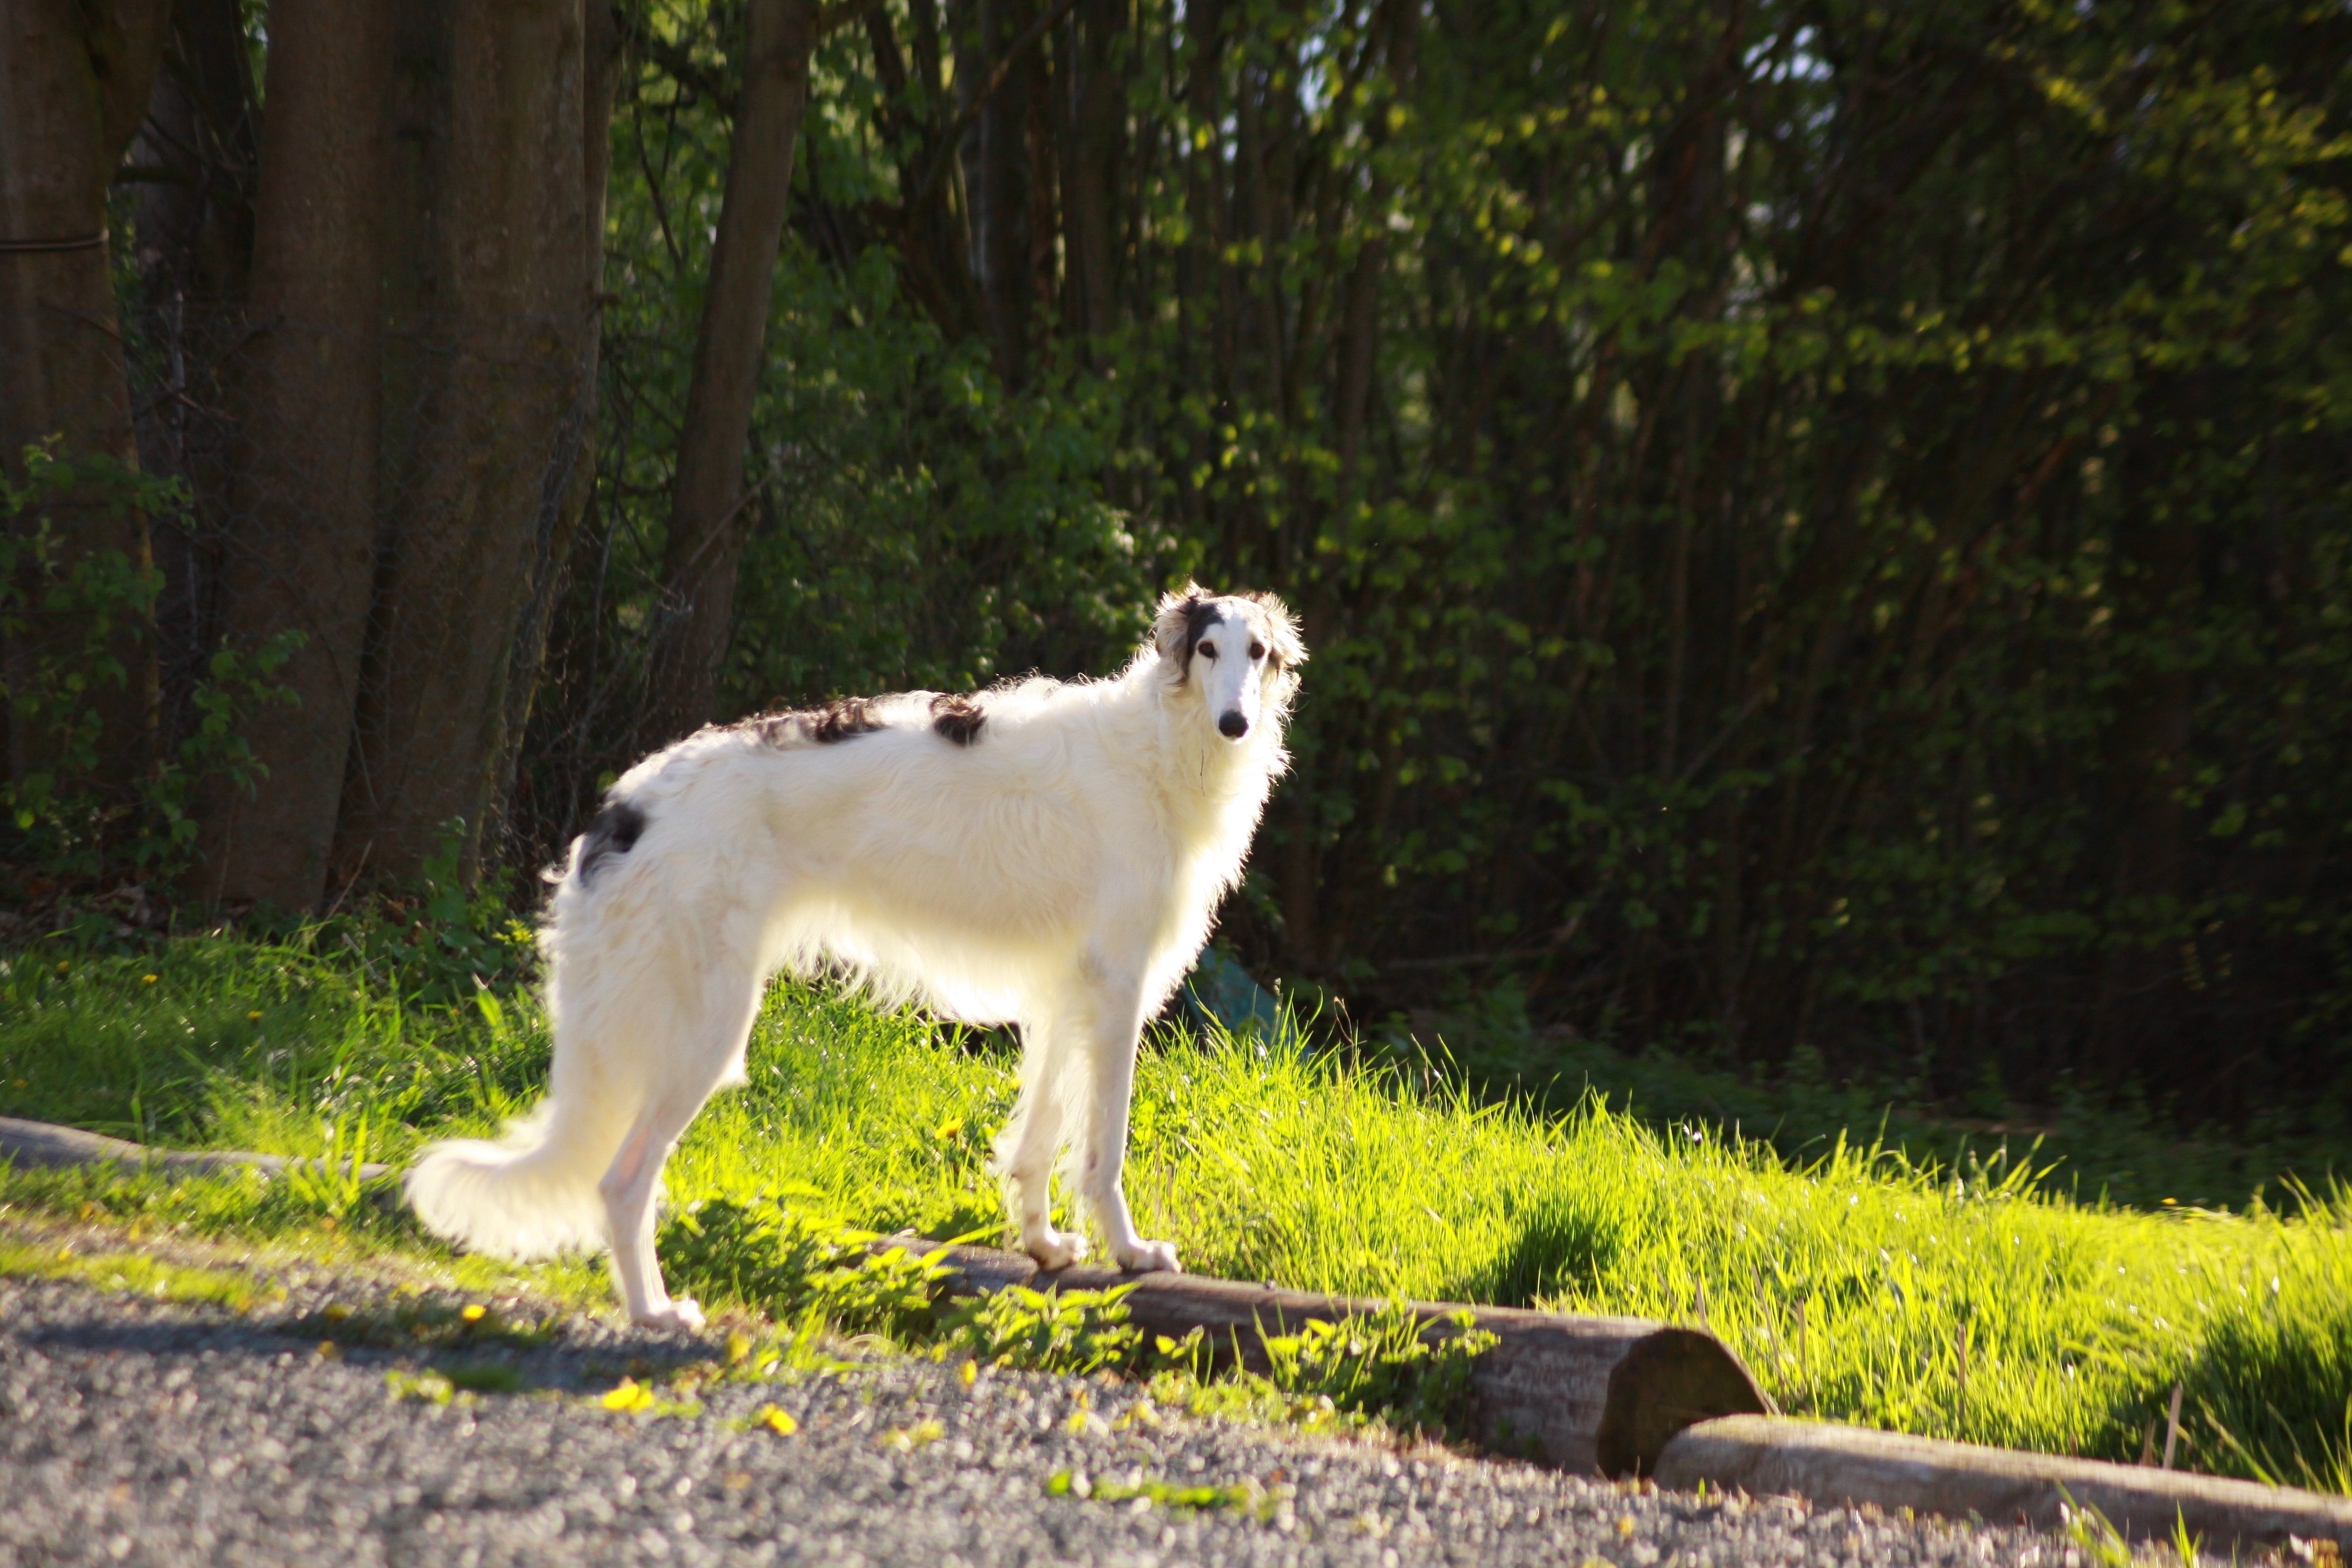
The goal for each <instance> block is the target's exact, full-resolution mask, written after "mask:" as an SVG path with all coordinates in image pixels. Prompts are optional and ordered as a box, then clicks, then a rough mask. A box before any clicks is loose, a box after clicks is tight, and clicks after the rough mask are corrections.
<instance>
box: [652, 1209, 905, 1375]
mask: <svg viewBox="0 0 2352 1568" xmlns="http://www.w3.org/2000/svg"><path fill="white" fill-rule="evenodd" d="M874 1239H875V1237H874V1235H873V1233H872V1232H870V1231H861V1230H856V1229H852V1228H851V1227H849V1226H845V1225H840V1224H837V1223H834V1222H831V1221H826V1220H821V1219H816V1218H813V1217H811V1216H810V1215H804V1214H800V1213H796V1212H794V1211H793V1210H792V1209H788V1208H786V1207H784V1206H783V1205H782V1204H781V1203H778V1202H776V1201H774V1200H772V1199H759V1200H754V1201H752V1202H751V1203H736V1202H733V1201H731V1200H729V1199H725V1198H713V1199H706V1200H704V1201H702V1202H699V1203H695V1204H690V1205H688V1206H687V1207H686V1208H685V1209H684V1210H683V1211H682V1212H681V1213H679V1214H678V1215H677V1216H676V1217H675V1218H673V1219H671V1220H670V1221H669V1222H668V1223H667V1225H665V1226H662V1229H661V1235H660V1238H659V1243H658V1247H659V1251H660V1254H661V1257H662V1259H663V1266H664V1268H665V1270H666V1271H667V1274H668V1275H669V1276H670V1278H671V1280H672V1282H673V1283H675V1284H676V1285H677V1287H678V1289H680V1290H682V1291H686V1292H688V1293H691V1294H694V1295H697V1296H698V1297H700V1298H702V1299H704V1300H710V1301H720V1302H737V1303H740V1304H742V1305H745V1306H749V1307H752V1308H755V1309H757V1310H760V1311H762V1312H765V1313H767V1314H768V1315H770V1316H771V1317H773V1318H777V1319H780V1320H782V1321H798V1320H800V1319H802V1318H805V1317H808V1316H810V1315H812V1314H814V1315H815V1316H816V1317H818V1318H821V1319H822V1320H823V1321H825V1322H827V1323H830V1324H832V1325H834V1326H835V1328H837V1329H840V1330H842V1331H845V1332H849V1333H877V1334H883V1335H886V1336H888V1337H889V1338H892V1339H894V1340H899V1341H906V1340H908V1339H913V1338H918V1337H920V1336H922V1335H923V1334H925V1333H926V1332H927V1331H929V1328H930V1326H931V1321H932V1307H933V1302H934V1300H935V1298H936V1297H937V1295H938V1289H937V1287H938V1283H939V1280H940V1278H941V1276H942V1273H943V1270H942V1268H941V1267H940V1263H939V1260H938V1255H937V1254H936V1253H934V1254H928V1255H925V1254H918V1253H912V1252H909V1251H908V1249H907V1248H905V1247H887V1248H884V1249H882V1250H880V1251H877V1250H875V1249H873V1248H872V1247H869V1246H868V1245H867V1244H868V1243H869V1242H871V1241H873V1240H874Z"/></svg>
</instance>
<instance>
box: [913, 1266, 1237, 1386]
mask: <svg viewBox="0 0 2352 1568" xmlns="http://www.w3.org/2000/svg"><path fill="white" fill-rule="evenodd" d="M1132 1289H1134V1287H1132V1286H1127V1287H1123V1288H1118V1289H1110V1290H1032V1289H1029V1288H1027V1287H1026V1286H1022V1285H1015V1286H1012V1287H1009V1288H1007V1289H1002V1290H998V1291H996V1292H994V1293H992V1294H991V1295H987V1296H982V1297H980V1298H977V1299H975V1300H962V1301H952V1302H950V1303H948V1304H947V1305H946V1306H945V1307H944V1308H943V1309H942V1310H941V1311H940V1345H941V1347H942V1348H943V1349H944V1351H945V1352H947V1353H949V1354H955V1355H965V1356H970V1357H971V1358H972V1359H973V1360H975V1361H977V1362H982V1363H986V1364H987V1365H990V1366H1006V1367H1019V1368H1025V1369H1034V1370H1037V1371H1050V1372H1069V1373H1078V1374H1080V1375H1081V1376H1083V1375H1086V1374H1087V1373H1096V1372H1101V1371H1103V1370H1105V1369H1107V1368H1108V1369H1117V1370H1119V1371H1129V1370H1132V1369H1133V1368H1134V1367H1135V1366H1136V1365H1137V1364H1138V1363H1139V1361H1140V1359H1141V1358H1142V1356H1143V1355H1144V1353H1145V1347H1144V1343H1143V1331H1142V1330H1140V1329H1139V1328H1137V1327H1136V1326H1135V1325H1134V1324H1133V1323H1131V1322H1129V1321H1128V1315H1129V1314H1128V1306H1127V1297H1128V1295H1129V1292H1130V1291H1131V1290H1132ZM1195 1332H1196V1333H1197V1332H1198V1331H1195ZM1161 1340H1162V1342H1163V1347H1164V1348H1162V1349H1161V1350H1160V1358H1161V1359H1162V1360H1171V1359H1174V1358H1176V1357H1178V1356H1179V1355H1180V1353H1181V1352H1183V1351H1184V1350H1186V1349H1189V1347H1182V1346H1180V1345H1179V1343H1178V1342H1176V1341H1173V1340H1167V1339H1166V1337H1165V1336H1161Z"/></svg>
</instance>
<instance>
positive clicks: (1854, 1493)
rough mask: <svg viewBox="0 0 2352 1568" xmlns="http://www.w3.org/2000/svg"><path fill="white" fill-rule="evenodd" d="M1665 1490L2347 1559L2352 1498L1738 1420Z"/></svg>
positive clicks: (1817, 1426)
mask: <svg viewBox="0 0 2352 1568" xmlns="http://www.w3.org/2000/svg"><path fill="white" fill-rule="evenodd" d="M1653 1474H1654V1479H1656V1480H1657V1483H1658V1484H1659V1485H1660V1486H1662V1487H1675V1488H1679V1489H1685V1490H1688V1489H1693V1488H1696V1487H1697V1486H1698V1485H1700V1484H1701V1483H1702V1482H1704V1483H1705V1484H1706V1486H1708V1487H1710V1488H1716V1489H1724V1490H1730V1489H1739V1490H1742V1491H1746V1492H1748V1493H1750V1494H1751V1495H1755V1496H1759V1497H1761V1496H1795V1497H1801V1498H1804V1499H1806V1500H1809V1501H1811V1502H1813V1503H1815V1504H1817V1505H1819V1506H1822V1507H1835V1506H1839V1505H1843V1504H1848V1503H1874V1504H1876V1505H1877V1506H1878V1507H1880V1508H1887V1509H1894V1508H1907V1509H1912V1510H1916V1511H1917V1512H1920V1513H1938V1514H1943V1515H1946V1516H1948V1517H1949V1518H1953V1519H1965V1518H1968V1517H1969V1516H1970V1515H1974V1516H1976V1517H1977V1518H1979V1519H1983V1520H1986V1521H1990V1522H1994V1523H2000V1524H2009V1523H2012V1522H2013V1523H2018V1524H2026V1525H2032V1526H2033V1527H2035V1528H2037V1529H2041V1530H2055V1529H2058V1528H2060V1527H2061V1526H2062V1525H2063V1524H2064V1522H2065V1510H2068V1509H2070V1508H2071V1509H2077V1510H2080V1509H2096V1510H2098V1511H2099V1513H2100V1514H2101V1515H2102V1516H2103V1517H2105V1519H2106V1521H2108V1522H2109V1523H2110V1524H2112V1525H2114V1526H2115V1527H2116V1529H2117V1530H2118V1531H2122V1532H2123V1534H2125V1535H2126V1536H2127V1537H2130V1538H2133V1539H2136V1540H2143V1541H2150V1540H2153V1541H2161V1540H2168V1539H2170V1538H2171V1536H2172V1534H2173V1531H2174V1530H2175V1529H2176V1527H2177V1526H2181V1527H2186V1528H2187V1530H2188V1531H2189V1534H2190V1535H2191V1536H2202V1537H2203V1538H2204V1542H2205V1550H2206V1551H2207V1552H2211V1553H2214V1554H2216V1555H2217V1556H2218V1555H2220V1554H2221V1553H2225V1552H2243V1553H2246V1554H2252V1552H2255V1551H2257V1550H2259V1549H2262V1548H2266V1547H2278V1546H2284V1545H2286V1544H2287V1542H2288V1541H2289V1539H2290V1538H2291V1537H2292V1538H2300V1539H2302V1540H2304V1541H2305V1542H2317V1541H2333V1542H2336V1551H2337V1555H2338V1557H2339V1559H2340V1558H2341V1557H2342V1556H2344V1555H2347V1554H2352V1498H2341V1497H2323V1496H2321V1495H2320V1494H2318V1493H2316V1492H2307V1491H2297V1490H2295V1489H2293V1488H2291V1487H2266V1486H2262V1485H2259V1484H2257V1483H2255V1482H2253V1481H2238V1480H2227V1479H2222V1478H2221V1477H2218V1476H2199V1475H2190V1474H2189V1473H2187V1472H2185V1471H2181V1470H2160V1469H2157V1468H2153V1467H2151V1466H2147V1465H2113V1464H2108V1463H2106V1462H2105V1461H2104V1460H2099V1459H2070V1458H2058V1457H2055V1456H2053V1455H2048V1454H2025V1453H2019V1452H2017V1451H2015V1450H2013V1449H2009V1448H1986V1447H1978V1446H1977V1445H1975V1444H1973V1443H1948V1442H1944V1441H1941V1440H1939V1439H1937V1438H1932V1437H1913V1436H1905V1435H1904V1434H1902V1433H1899V1432H1878V1431H1873V1430H1870V1429H1868V1428H1865V1427H1860V1426H1832V1425H1831V1424H1829V1423H1828V1422H1823V1421H1793V1420H1790V1419H1787V1418H1785V1417H1781V1416H1770V1415H1733V1416H1727V1417H1720V1418H1717V1419H1714V1420H1709V1421H1702V1422H1697V1423H1695V1424H1693V1425H1691V1426H1687V1427H1685V1429H1683V1430H1682V1431H1681V1432H1679V1433H1677V1434H1675V1436H1673V1437H1671V1438H1669V1439H1668V1440H1667V1441H1666V1442H1665V1444H1664V1446H1663V1447H1662V1450H1661V1452H1660V1454H1659V1457H1658V1462H1657V1468H1656V1469H1655V1470H1654V1472H1653Z"/></svg>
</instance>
